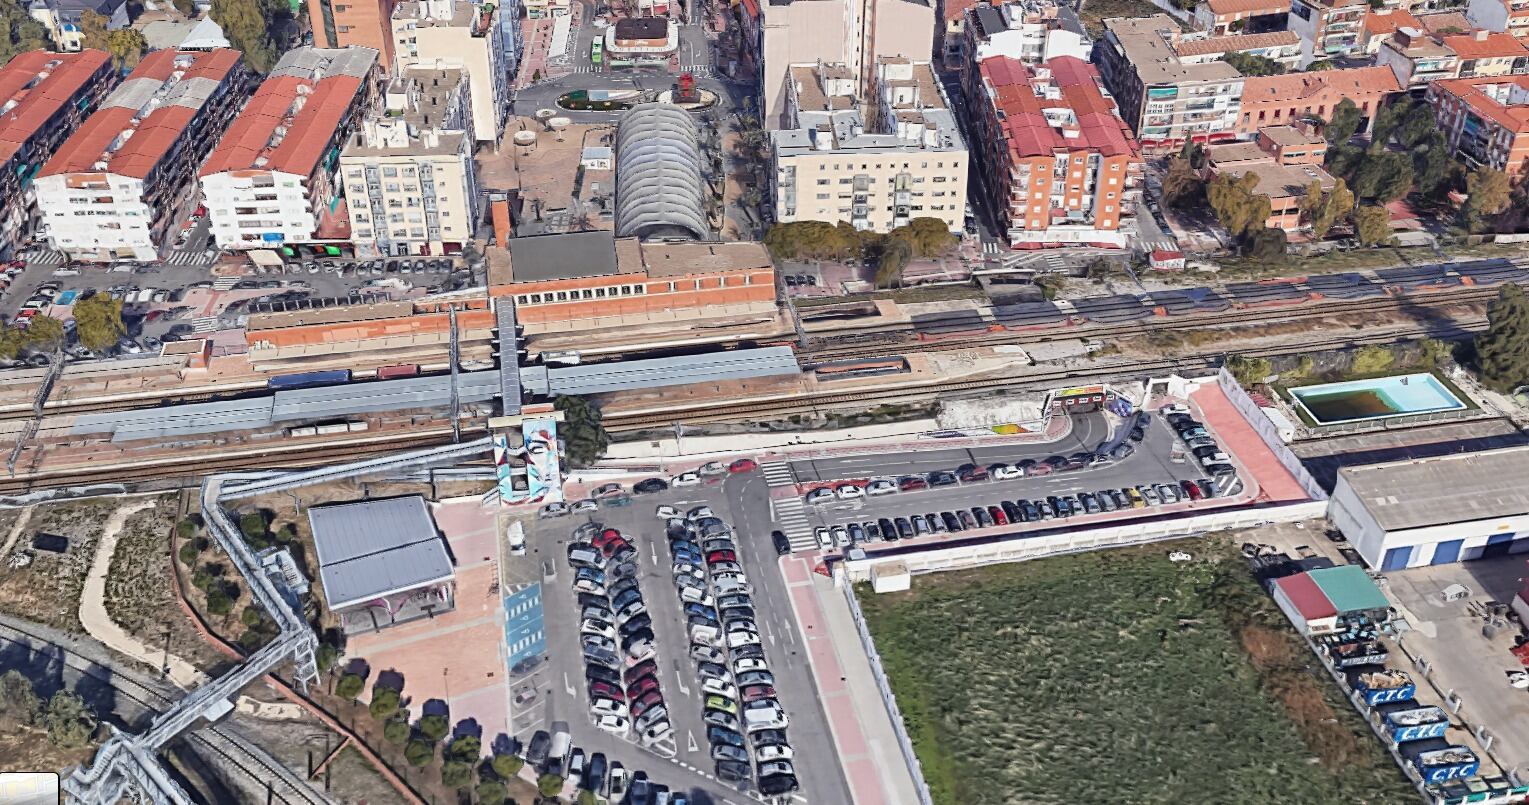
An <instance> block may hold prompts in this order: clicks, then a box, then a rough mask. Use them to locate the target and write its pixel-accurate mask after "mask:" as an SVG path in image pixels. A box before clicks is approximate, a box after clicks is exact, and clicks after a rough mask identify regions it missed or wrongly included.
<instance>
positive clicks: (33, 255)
mask: <svg viewBox="0 0 1529 805" xmlns="http://www.w3.org/2000/svg"><path fill="white" fill-rule="evenodd" d="M21 259H23V260H25V261H27V265H36V266H61V265H63V264H64V263H67V262H69V258H68V255H65V254H64V253H63V252H61V251H56V250H54V249H39V248H34V249H26V250H23V251H22V252H21Z"/></svg>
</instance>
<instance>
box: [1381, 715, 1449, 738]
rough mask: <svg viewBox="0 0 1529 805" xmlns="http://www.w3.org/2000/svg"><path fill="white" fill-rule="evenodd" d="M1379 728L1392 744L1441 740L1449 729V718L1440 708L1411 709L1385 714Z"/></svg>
mask: <svg viewBox="0 0 1529 805" xmlns="http://www.w3.org/2000/svg"><path fill="white" fill-rule="evenodd" d="M1381 726H1383V727H1384V728H1385V730H1386V733H1387V734H1389V735H1390V736H1391V740H1392V742H1394V743H1399V744H1402V743H1407V742H1408V741H1422V740H1425V739H1428V738H1442V737H1444V733H1445V731H1446V730H1448V729H1449V716H1448V714H1446V713H1445V712H1444V708H1442V707H1413V708H1410V709H1407V710H1397V711H1394V712H1391V713H1387V714H1386V715H1385V716H1384V717H1383V718H1382V719H1381Z"/></svg>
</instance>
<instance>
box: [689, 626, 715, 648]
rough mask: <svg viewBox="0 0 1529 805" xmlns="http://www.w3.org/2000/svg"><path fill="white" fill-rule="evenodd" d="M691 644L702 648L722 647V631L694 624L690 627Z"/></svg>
mask: <svg viewBox="0 0 1529 805" xmlns="http://www.w3.org/2000/svg"><path fill="white" fill-rule="evenodd" d="M690 642H691V643H695V644H697V645H702V646H720V645H722V630H721V629H718V628H717V627H715V626H711V625H708V624H700V623H697V624H693V625H692V626H691V627H690Z"/></svg>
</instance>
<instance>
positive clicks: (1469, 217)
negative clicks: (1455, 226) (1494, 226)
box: [1460, 167, 1513, 232]
mask: <svg viewBox="0 0 1529 805" xmlns="http://www.w3.org/2000/svg"><path fill="white" fill-rule="evenodd" d="M1465 192H1466V194H1467V198H1466V199H1465V206H1463V207H1462V208H1461V210H1460V212H1461V214H1462V215H1463V216H1464V218H1465V225H1466V228H1467V229H1470V230H1471V231H1472V232H1477V231H1480V230H1481V229H1482V228H1483V227H1484V226H1485V225H1486V219H1487V218H1490V217H1492V216H1494V215H1497V214H1498V213H1500V212H1502V211H1503V210H1506V209H1507V208H1508V202H1509V200H1510V199H1511V198H1512V195H1513V188H1512V186H1511V185H1510V184H1509V182H1508V175H1507V174H1506V173H1503V172H1502V171H1500V170H1497V169H1496V168H1488V167H1481V168H1477V169H1476V170H1474V171H1471V173H1470V175H1468V176H1466V177H1465Z"/></svg>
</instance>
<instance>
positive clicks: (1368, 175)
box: [1353, 151, 1412, 204]
mask: <svg viewBox="0 0 1529 805" xmlns="http://www.w3.org/2000/svg"><path fill="white" fill-rule="evenodd" d="M1353 187H1354V194H1355V195H1356V196H1358V197H1360V198H1365V199H1370V200H1372V201H1374V202H1375V203H1376V204H1385V203H1387V202H1390V201H1395V200H1396V199H1399V198H1401V197H1402V196H1404V195H1406V194H1407V191H1408V190H1409V189H1411V187H1412V158H1411V157H1409V156H1408V155H1406V154H1398V153H1396V152H1394V151H1384V152H1380V153H1376V152H1373V151H1371V152H1369V153H1367V154H1365V156H1364V160H1363V162H1361V163H1360V165H1359V169H1358V171H1357V172H1356V173H1355V174H1354V178H1353Z"/></svg>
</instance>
